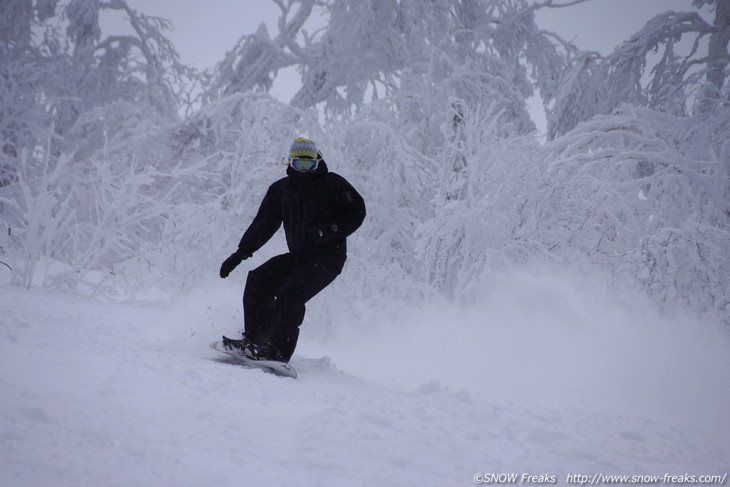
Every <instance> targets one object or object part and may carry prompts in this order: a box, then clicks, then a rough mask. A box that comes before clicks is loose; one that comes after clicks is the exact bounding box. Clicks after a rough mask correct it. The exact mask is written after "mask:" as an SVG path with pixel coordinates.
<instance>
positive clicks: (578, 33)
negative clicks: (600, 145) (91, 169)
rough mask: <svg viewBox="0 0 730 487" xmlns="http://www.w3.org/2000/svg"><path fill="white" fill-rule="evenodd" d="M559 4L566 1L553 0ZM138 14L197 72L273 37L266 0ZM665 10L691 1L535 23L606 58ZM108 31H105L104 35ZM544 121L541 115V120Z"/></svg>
mask: <svg viewBox="0 0 730 487" xmlns="http://www.w3.org/2000/svg"><path fill="white" fill-rule="evenodd" d="M558 1H560V2H565V1H567V0H558ZM127 3H128V4H129V5H130V6H131V7H132V8H134V9H135V10H138V11H140V12H143V13H145V14H148V15H155V16H158V17H163V18H166V19H169V20H171V21H172V22H173V24H174V26H175V30H174V31H172V32H168V33H167V36H168V37H169V38H170V39H171V40H172V41H173V43H174V44H175V46H176V48H177V50H178V53H179V54H180V57H181V60H182V62H183V63H185V64H190V65H193V66H195V67H196V68H198V69H201V70H202V69H205V68H210V67H213V66H214V65H215V64H216V63H218V62H219V61H221V60H222V59H223V57H224V55H225V53H226V51H229V50H231V49H232V48H233V47H234V46H235V44H236V42H237V41H238V39H239V38H240V37H241V36H242V35H244V34H251V33H253V32H255V31H256V30H257V29H258V27H259V25H260V24H261V23H262V22H264V23H266V24H267V26H268V29H269V34H271V35H272V36H275V35H276V32H277V29H276V21H277V19H278V16H279V8H278V7H277V6H276V5H275V4H274V2H273V1H267V0H206V1H205V2H192V1H180V0H127ZM667 10H675V11H694V10H695V9H694V8H693V7H692V0H589V1H587V2H585V3H583V4H578V5H574V6H571V7H566V8H560V9H542V10H540V11H539V12H538V15H537V22H538V25H540V26H541V27H542V28H543V29H546V30H550V31H553V32H556V33H558V34H560V35H561V36H562V37H563V38H565V39H568V40H572V41H573V42H575V44H576V45H578V47H580V48H581V49H586V50H595V51H599V52H601V53H602V54H608V53H610V52H611V50H612V49H613V48H614V47H615V46H616V45H617V44H619V43H620V42H621V41H624V40H626V39H628V38H629V37H630V36H631V34H633V33H635V32H636V31H638V30H639V29H640V28H641V27H643V26H644V24H646V22H647V21H648V20H649V19H651V18H652V17H653V16H655V15H656V14H658V13H660V12H664V11H667ZM117 23H119V24H122V21H121V18H119V19H107V21H106V25H103V26H102V27H103V28H104V29H106V28H109V29H114V28H115V25H116V24H117ZM109 33H111V32H109ZM279 77H280V78H281V79H277V82H276V83H275V85H274V88H273V90H272V95H274V96H276V97H278V98H280V99H281V100H282V101H285V102H287V103H288V102H289V100H290V99H291V97H292V96H293V95H294V93H295V92H296V90H297V78H296V75H295V74H294V73H289V74H288V75H287V73H285V75H284V76H282V73H280V76H279ZM533 117H534V118H536V123H537V125H538V129H539V130H541V131H543V130H544V120H542V119H540V118H541V116H540V114H533ZM543 118H544V117H543Z"/></svg>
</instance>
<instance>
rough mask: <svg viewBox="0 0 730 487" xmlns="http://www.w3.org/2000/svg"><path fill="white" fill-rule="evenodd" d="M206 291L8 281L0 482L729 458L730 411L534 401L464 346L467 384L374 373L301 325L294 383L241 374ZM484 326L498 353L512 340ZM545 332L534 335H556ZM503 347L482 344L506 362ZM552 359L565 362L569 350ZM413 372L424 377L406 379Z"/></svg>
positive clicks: (344, 481)
mask: <svg viewBox="0 0 730 487" xmlns="http://www.w3.org/2000/svg"><path fill="white" fill-rule="evenodd" d="M231 296H233V294H231ZM225 299H226V300H227V304H228V305H235V304H236V301H230V300H228V297H226V298H225ZM204 301H205V299H203V298H201V299H200V300H198V301H195V302H192V303H191V302H188V303H187V304H179V305H178V306H176V307H173V308H171V309H165V308H159V307H139V306H136V307H133V306H129V305H118V304H99V303H95V302H91V301H87V300H83V299H80V298H76V297H70V296H66V295H61V294H51V293H48V292H44V291H38V290H32V291H26V290H22V289H18V288H14V287H9V286H6V285H2V287H0V312H1V315H0V397H2V401H1V402H0V485H2V486H8V487H13V486H18V487H35V486H51V485H52V486H57V487H61V486H95V487H98V486H131V485H134V486H155V487H158V486H203V485H216V486H226V485H231V486H241V485H260V486H269V485H306V486H338V487H339V486H370V485H378V486H411V485H423V486H446V485H473V483H474V476H475V475H476V474H479V473H496V474H500V473H505V474H512V473H517V474H520V475H521V474H523V473H530V474H535V475H541V474H542V475H544V474H548V475H551V476H555V481H556V483H557V484H565V483H566V481H567V476H568V474H586V475H593V474H595V473H603V474H627V475H633V474H657V475H663V474H664V473H672V474H678V475H681V474H686V473H689V474H697V475H704V474H717V473H720V474H724V473H725V472H727V471H728V467H729V466H730V460H729V459H730V447H729V446H728V442H727V438H728V436H727V434H728V430H729V428H728V424H727V418H725V420H724V421H725V423H724V424H721V423H718V422H717V421H718V420H715V426H716V428H715V429H714V431H711V430H709V429H705V428H703V427H700V426H697V425H694V426H693V425H689V424H687V423H685V422H677V421H670V420H668V419H659V418H652V417H648V416H647V415H642V414H638V413H637V414H626V412H625V411H623V410H619V409H616V408H613V407H612V405H611V403H607V404H606V406H605V407H601V406H600V404H598V405H597V404H596V403H591V402H590V401H589V402H586V403H585V404H584V405H581V403H580V402H576V403H574V404H573V405H570V404H567V405H565V404H564V405H562V406H561V405H559V403H558V402H555V401H546V402H545V403H544V404H541V403H540V397H543V396H544V397H546V398H547V397H548V395H547V394H546V392H548V391H550V389H551V386H550V384H549V383H542V384H540V383H539V380H540V379H539V380H536V381H533V382H531V383H528V384H525V387H526V388H539V389H540V391H539V392H537V393H532V394H531V393H530V392H529V390H527V391H524V393H523V394H522V398H520V397H518V395H513V396H510V395H509V394H506V393H505V391H506V390H507V389H506V388H505V387H500V386H499V384H495V388H494V389H493V390H490V388H489V387H487V386H485V387H479V388H475V387H474V386H473V385H474V384H477V382H474V381H470V379H468V377H472V376H474V375H478V372H479V370H480V369H479V368H480V367H482V365H483V362H482V361H480V359H477V358H476V357H472V363H473V364H474V368H476V370H474V369H472V370H464V374H465V377H467V379H464V380H463V381H461V382H459V380H457V377H458V374H456V373H455V371H454V369H453V367H452V366H450V365H449V364H450V363H453V362H452V361H449V357H448V354H444V355H443V356H433V357H432V360H431V361H430V362H428V361H426V360H424V359H423V356H419V355H418V354H415V355H414V358H413V361H412V362H409V361H405V362H404V364H403V365H404V367H406V368H405V369H397V368H394V367H389V368H386V367H383V366H382V365H381V366H373V372H372V374H370V373H368V371H367V370H368V369H367V367H366V366H365V365H364V364H365V360H366V359H365V358H363V357H365V355H364V354H363V353H359V354H358V353H356V351H355V347H352V346H350V347H348V346H346V345H345V344H344V343H345V340H339V339H337V338H336V337H334V338H332V340H331V342H330V343H331V344H330V345H323V344H321V343H316V342H314V341H313V340H311V339H308V338H307V333H303V341H302V343H301V345H300V347H299V349H298V351H297V354H296V355H295V357H294V359H293V364H294V365H295V367H296V368H297V370H298V371H299V379H297V380H291V379H282V378H278V377H275V376H272V375H268V374H265V373H262V372H261V371H258V370H251V369H246V368H242V367H240V366H238V365H235V364H232V363H230V362H228V361H227V360H226V358H225V356H222V355H219V354H216V352H214V351H212V350H210V349H208V348H207V346H206V345H207V343H208V342H210V341H212V340H214V339H217V338H218V336H219V335H220V334H221V333H229V332H232V331H234V330H231V329H230V328H231V326H232V325H231V323H233V322H234V321H235V320H234V319H233V318H232V317H231V313H233V312H234V311H230V310H229V309H226V308H224V307H221V308H219V307H218V304H217V303H215V302H213V301H212V300H209V303H208V305H207V306H206V303H205V302H204ZM208 306H209V307H208ZM191 309H198V313H199V315H195V313H193V314H192V315H191V314H190V313H189V310H191ZM221 309H224V311H221ZM186 315H187V317H186ZM213 315H215V317H213ZM223 315H225V316H226V317H227V318H226V319H223V318H222V316H223ZM206 319H208V321H209V322H208V323H206V322H205V321H204V320H206ZM196 322H197V323H199V325H195V324H194V323H196ZM512 325H514V324H512ZM408 329H409V328H408V327H407V326H405V327H404V328H403V329H401V331H400V333H407V330H408ZM434 330H435V329H434V328H433V327H428V326H427V327H426V328H425V329H423V330H421V331H422V332H423V334H422V335H421V342H417V343H415V345H421V346H420V349H421V350H424V349H425V350H426V351H430V349H429V347H428V346H425V345H424V343H425V341H427V340H428V338H427V337H429V336H431V335H434V334H435V333H436V332H435V331H434ZM492 331H493V332H495V333H497V338H499V339H500V342H501V343H502V344H503V345H502V348H504V347H510V346H511V341H510V340H517V335H513V336H506V335H504V333H502V334H501V335H500V334H499V330H492ZM356 336H357V334H356V333H354V332H353V334H352V337H353V340H354V339H355V338H356ZM546 336H547V335H544V334H543V335H539V337H538V339H539V340H542V341H543V344H546V345H547V346H548V347H549V346H552V345H553V344H552V343H551V342H550V341H549V340H548V341H547V342H545V339H546ZM560 337H561V339H564V338H566V335H565V333H563V334H561V335H560ZM412 338H413V336H411V337H409V338H408V339H412ZM437 338H438V337H434V341H436V340H437ZM472 338H473V337H472ZM466 341H468V340H467V338H462V339H461V342H466ZM461 342H459V343H461ZM376 343H378V340H377V339H376V338H372V340H371V341H367V340H365V341H363V342H362V346H368V345H372V344H376ZM381 343H382V342H381ZM573 343H575V342H573ZM526 346H527V349H526V351H527V352H529V353H530V354H532V358H531V356H530V355H529V354H528V355H525V357H523V358H522V362H523V363H524V362H527V363H530V364H531V365H532V366H533V369H534V370H535V371H536V377H538V378H542V379H541V380H549V379H548V378H547V376H545V375H543V374H541V373H540V371H539V368H540V367H539V361H540V359H541V357H540V356H538V357H537V358H535V354H536V353H537V347H536V346H535V345H526ZM636 346H638V345H636ZM601 347H602V344H600V343H597V344H596V349H597V350H599V349H600V348H601ZM416 348H419V347H416ZM499 348H500V346H499V345H498V344H496V343H495V344H494V345H491V346H488V347H484V350H485V352H486V351H491V352H493V353H492V354H491V355H492V357H497V358H498V359H502V358H503V357H504V355H503V354H504V352H500V350H499ZM382 351H383V355H382V356H383V357H385V358H386V359H387V358H389V357H392V355H391V350H390V349H388V348H387V347H385V348H383V350H382ZM376 352H377V351H376ZM558 352H560V350H558ZM584 352H585V351H584ZM323 353H326V354H327V355H329V356H330V357H331V360H332V362H330V360H329V359H328V358H326V357H323V355H322V354H323ZM377 355H378V354H377V353H376V356H377ZM485 355H486V354H485ZM599 355H600V356H601V357H604V358H605V356H606V355H604V354H599ZM546 356H547V355H546ZM586 356H590V354H588V353H583V354H582V355H581V357H586ZM544 357H545V356H543V357H542V358H544ZM648 357H649V359H652V358H656V357H657V356H656V354H654V355H652V354H649V355H648ZM676 358H677V360H678V361H681V360H682V357H676ZM555 359H556V360H558V361H560V362H561V364H562V365H561V367H562V366H565V367H566V368H565V370H564V373H565V374H568V373H569V369H570V368H569V367H568V366H567V365H566V364H567V363H568V362H566V361H565V360H562V361H561V360H560V357H555ZM726 359H727V357H725V358H723V359H721V360H720V362H718V363H720V364H727V360H726ZM367 360H370V361H372V360H374V359H373V358H372V357H369V358H368V359H367ZM493 360H494V358H493ZM628 360H629V361H630V363H633V362H631V360H632V358H629V359H628ZM620 361H621V359H620V358H618V359H616V361H615V363H616V364H618V363H620ZM340 363H341V364H344V365H336V364H340ZM440 363H441V364H442V365H440ZM456 363H457V365H458V367H463V366H464V364H468V363H469V361H468V360H467V359H460V360H459V361H457V362H456ZM409 364H410V365H409ZM493 365H494V367H497V366H498V364H494V363H493ZM545 365H546V366H547V367H548V368H549V370H554V369H550V367H554V366H550V365H547V364H545ZM411 367H415V368H416V369H415V370H411V369H410V368H411ZM441 369H443V370H444V371H446V372H447V373H446V374H445V375H438V373H437V372H438V370H441ZM589 370H591V368H590V366H589ZM482 372H483V373H484V374H483V376H484V377H485V378H487V379H490V378H496V377H498V376H499V375H500V374H501V375H502V376H503V377H505V378H506V379H503V382H506V381H507V380H508V379H509V378H512V379H513V380H515V381H519V380H522V379H524V378H525V377H526V375H525V374H524V372H519V371H517V372H516V371H514V370H513V367H509V366H504V368H503V369H502V370H501V371H499V373H497V372H495V371H494V370H482ZM353 373H356V374H359V376H356V375H352V374H353ZM687 373H688V374H690V373H692V369H690V370H689V372H687ZM424 374H426V375H428V374H431V376H432V380H424V381H423V382H421V383H420V384H417V382H418V381H419V380H421V379H423V377H425V376H424ZM638 375H639V376H641V374H638ZM722 377H727V374H724V375H723V376H722ZM594 380H595V381H596V382H600V378H595V379H594ZM691 380H695V381H696V380H699V381H702V380H703V378H702V377H694V378H692V379H691ZM691 380H688V379H686V378H682V377H678V379H677V384H678V385H679V386H683V385H686V384H688V383H691ZM414 381H415V382H414ZM563 383H564V382H563ZM414 384H416V385H414ZM723 385H724V386H727V385H728V384H727V383H725V384H722V383H719V384H714V385H712V387H714V388H717V387H722V386H723ZM636 386H637V384H631V383H627V384H626V387H627V388H628V389H629V390H631V389H632V388H634V387H636ZM670 387H671V384H670ZM518 389H519V386H518V385H516V386H515V387H514V388H513V390H518ZM543 393H545V394H543ZM690 393H694V392H693V391H690ZM683 394H684V391H683V390H677V391H676V396H677V400H678V401H685V400H686V398H683ZM719 397H720V398H722V397H723V396H719ZM689 399H690V400H691V401H696V402H697V403H702V402H703V401H705V400H706V399H707V398H703V397H691V398H689ZM710 399H712V400H717V398H716V397H713V398H710ZM722 406H723V404H720V405H718V407H722ZM697 410H698V411H700V410H702V408H701V407H699V406H698V409H697ZM697 419H702V418H697ZM720 421H722V420H720ZM700 423H701V421H700Z"/></svg>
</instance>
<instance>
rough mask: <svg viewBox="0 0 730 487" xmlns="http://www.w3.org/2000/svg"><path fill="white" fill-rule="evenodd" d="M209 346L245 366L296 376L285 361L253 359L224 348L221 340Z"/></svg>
mask: <svg viewBox="0 0 730 487" xmlns="http://www.w3.org/2000/svg"><path fill="white" fill-rule="evenodd" d="M210 348H212V349H213V350H217V351H218V352H221V353H225V354H226V355H228V356H229V357H233V358H235V359H236V360H237V361H239V362H240V363H241V364H242V365H245V366H246V367H252V368H256V369H262V370H263V371H265V372H270V373H272V374H274V375H278V376H280V377H291V378H292V379H296V378H297V371H296V370H294V367H292V366H291V365H289V364H288V363H286V362H277V361H276V360H253V359H250V358H248V357H246V356H245V355H243V354H241V353H239V352H235V351H232V350H226V349H225V347H223V342H221V341H217V342H213V343H211V344H210Z"/></svg>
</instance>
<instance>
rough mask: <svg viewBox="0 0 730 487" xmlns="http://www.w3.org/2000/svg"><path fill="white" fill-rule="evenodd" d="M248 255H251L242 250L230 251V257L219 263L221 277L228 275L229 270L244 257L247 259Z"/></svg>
mask: <svg viewBox="0 0 730 487" xmlns="http://www.w3.org/2000/svg"><path fill="white" fill-rule="evenodd" d="M249 257H251V254H246V253H244V252H241V251H240V250H237V251H236V252H234V253H232V254H231V255H230V257H228V258H227V259H226V260H224V261H223V264H221V277H222V278H223V279H225V278H226V277H228V274H230V273H231V271H232V270H233V269H235V268H236V266H237V265H238V264H240V263H241V262H243V261H244V260H245V259H248V258H249Z"/></svg>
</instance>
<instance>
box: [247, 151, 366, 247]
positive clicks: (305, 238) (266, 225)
mask: <svg viewBox="0 0 730 487" xmlns="http://www.w3.org/2000/svg"><path fill="white" fill-rule="evenodd" d="M286 173H287V176H286V177H284V178H282V179H280V180H278V181H276V182H275V183H274V184H272V185H271V186H270V187H269V190H268V191H267V192H266V196H264V200H263V201H262V202H261V207H259V211H258V213H257V214H256V217H255V218H254V220H253V222H252V223H251V226H249V227H248V230H246V232H245V233H244V234H243V237H242V238H241V242H240V243H239V244H238V249H239V252H240V253H242V254H243V255H251V254H253V253H254V252H256V251H257V250H258V249H260V248H261V247H262V246H263V245H264V244H265V243H266V242H268V241H269V239H270V238H271V237H272V236H273V235H274V233H276V231H277V230H278V229H279V227H280V226H281V224H282V222H283V223H284V232H285V233H286V243H287V245H288V246H289V252H292V253H295V254H323V253H324V254H342V255H344V254H345V253H346V252H347V246H346V244H345V238H346V237H347V236H348V235H350V234H351V233H353V232H354V231H355V230H357V229H358V227H359V226H360V225H361V224H362V222H363V220H364V219H365V202H364V201H363V199H362V196H360V194H359V193H358V192H357V191H355V188H353V187H352V186H351V185H350V183H348V182H347V181H346V180H345V178H343V177H342V176H339V175H337V174H335V173H332V172H329V170H328V169H327V164H325V162H324V161H320V163H319V165H318V166H317V169H316V170H315V171H313V172H311V173H301V172H298V171H295V170H294V169H292V168H291V167H289V168H287V171H286Z"/></svg>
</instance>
